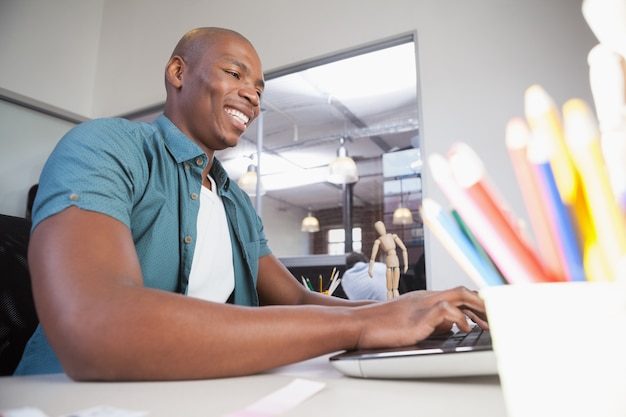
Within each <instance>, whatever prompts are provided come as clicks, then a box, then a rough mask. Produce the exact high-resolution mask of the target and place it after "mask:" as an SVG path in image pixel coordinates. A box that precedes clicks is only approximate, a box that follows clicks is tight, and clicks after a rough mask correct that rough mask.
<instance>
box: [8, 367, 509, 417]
mask: <svg viewBox="0 0 626 417" xmlns="http://www.w3.org/2000/svg"><path fill="white" fill-rule="evenodd" d="M295 378H304V379H309V380H314V381H320V382H323V383H325V384H326V386H325V388H324V389H322V391H320V392H319V393H317V394H315V395H314V396H313V397H311V398H309V399H307V400H306V401H305V402H303V403H302V404H300V405H298V406H297V407H296V408H294V409H292V410H290V411H289V412H287V413H284V414H282V415H281V416H298V417H321V416H323V417H333V416H342V417H346V416H358V417H368V416H372V417H381V416H385V415H392V416H393V417H400V416H417V415H419V416H428V417H433V416H455V417H456V416H459V415H461V414H464V415H469V416H481V417H490V416H493V417H496V416H497V417H503V416H505V415H506V411H505V406H504V399H503V397H502V390H501V388H500V383H499V380H498V378H497V377H496V376H492V377H475V378H449V379H441V380H436V379H430V380H410V381H383V380H365V379H354V378H349V377H345V376H343V375H342V374H340V373H339V372H337V371H336V370H335V369H334V368H333V367H332V365H330V364H329V363H328V356H322V357H319V358H315V359H311V360H309V361H305V362H301V363H297V364H294V365H290V366H286V367H282V368H278V369H276V370H274V371H272V372H267V373H264V374H260V375H254V376H248V377H239V378H224V379H214V380H203V381H182V382H144V383H120V382H117V383H79V382H74V381H72V380H70V379H69V378H68V377H67V376H65V375H63V374H55V375H42V376H29V377H3V378H0V410H2V409H11V408H19V407H25V406H29V407H36V408H39V409H41V410H42V411H43V412H45V413H46V414H47V415H48V416H50V417H59V416H65V415H67V414H70V413H72V412H75V411H80V410H84V409H87V408H91V407H94V406H97V405H107V406H112V407H116V408H122V409H126V410H132V411H150V413H149V414H148V416H149V417H177V416H180V417H195V416H198V417H200V416H202V417H212V416H222V415H224V414H226V413H229V412H233V411H235V410H238V409H242V408H245V407H246V406H248V405H249V404H252V403H253V402H255V401H257V400H259V399H260V398H262V397H264V396H266V395H268V394H270V393H272V392H273V391H276V390H278V389H280V388H282V387H283V386H285V385H287V384H288V383H290V382H291V381H293V380H294V379H295Z"/></svg>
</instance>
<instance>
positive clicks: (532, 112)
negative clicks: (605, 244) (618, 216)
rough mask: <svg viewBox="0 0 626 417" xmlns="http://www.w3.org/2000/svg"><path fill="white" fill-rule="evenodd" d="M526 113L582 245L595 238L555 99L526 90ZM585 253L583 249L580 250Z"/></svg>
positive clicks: (536, 89) (539, 91)
mask: <svg viewBox="0 0 626 417" xmlns="http://www.w3.org/2000/svg"><path fill="white" fill-rule="evenodd" d="M524 111H525V113H526V120H527V121H528V125H529V126H530V128H531V132H532V136H533V137H540V138H542V140H543V141H545V142H546V146H548V147H549V148H550V166H551V170H552V172H553V175H554V178H555V181H556V185H557V190H558V191H559V195H560V196H561V199H562V200H563V202H564V204H565V207H566V209H567V210H568V212H569V216H571V218H572V220H573V224H574V227H575V228H576V229H575V232H576V234H577V236H578V241H579V242H584V241H585V240H589V239H591V238H592V236H591V235H592V234H593V231H592V230H590V229H591V223H590V219H589V212H588V209H587V203H586V201H585V197H584V194H583V189H582V184H581V181H580V177H579V174H578V171H577V170H576V168H575V167H574V163H573V161H572V159H571V156H570V155H569V151H568V149H567V146H566V144H565V138H564V137H563V123H562V121H561V116H560V113H559V110H558V108H557V107H556V105H555V104H554V101H553V100H552V97H550V96H549V95H548V93H547V92H546V91H545V90H544V89H543V88H542V87H541V86H539V85H533V86H531V87H529V88H528V89H527V90H526V93H525V96H524ZM581 250H582V248H581Z"/></svg>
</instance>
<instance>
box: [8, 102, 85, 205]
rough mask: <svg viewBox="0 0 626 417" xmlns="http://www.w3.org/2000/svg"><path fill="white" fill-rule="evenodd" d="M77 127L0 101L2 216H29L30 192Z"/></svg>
mask: <svg viewBox="0 0 626 417" xmlns="http://www.w3.org/2000/svg"><path fill="white" fill-rule="evenodd" d="M72 126H74V124H72V123H68V122H64V121H61V120H58V119H56V118H53V117H50V116H46V115H43V114H41V113H38V112H35V111H32V110H25V109H24V108H22V107H18V106H14V105H12V104H9V103H7V102H4V101H0V213H2V214H9V215H13V216H22V217H23V216H24V215H25V214H26V201H27V198H28V190H29V189H30V187H31V186H32V185H33V184H36V183H37V182H38V181H39V174H40V173H41V169H42V168H43V164H44V162H45V161H46V159H47V158H48V155H49V154H50V152H51V151H52V148H54V145H56V141H57V140H58V139H59V138H60V137H61V136H63V134H64V133H65V132H67V131H68V130H69V129H71V128H72Z"/></svg>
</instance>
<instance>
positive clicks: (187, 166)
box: [184, 163, 191, 171]
mask: <svg viewBox="0 0 626 417" xmlns="http://www.w3.org/2000/svg"><path fill="white" fill-rule="evenodd" d="M184 167H185V169H186V170H187V171H189V168H191V167H190V166H189V164H187V163H185V165H184Z"/></svg>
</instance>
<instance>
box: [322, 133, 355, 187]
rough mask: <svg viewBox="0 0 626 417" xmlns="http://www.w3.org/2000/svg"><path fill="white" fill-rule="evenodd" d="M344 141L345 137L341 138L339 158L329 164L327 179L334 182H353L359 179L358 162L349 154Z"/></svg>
mask: <svg viewBox="0 0 626 417" xmlns="http://www.w3.org/2000/svg"><path fill="white" fill-rule="evenodd" d="M343 142H344V138H341V139H339V149H337V158H336V159H335V160H334V161H333V162H332V163H331V164H330V165H329V173H328V178H327V180H328V182H332V183H333V184H352V183H355V182H357V181H358V180H359V173H358V170H357V167H356V163H355V162H354V159H352V158H350V157H349V156H348V150H347V149H346V147H345V146H344V145H343Z"/></svg>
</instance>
